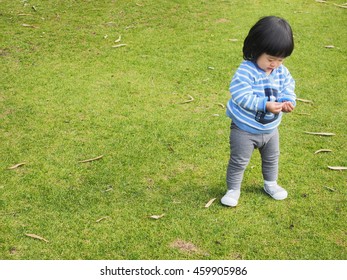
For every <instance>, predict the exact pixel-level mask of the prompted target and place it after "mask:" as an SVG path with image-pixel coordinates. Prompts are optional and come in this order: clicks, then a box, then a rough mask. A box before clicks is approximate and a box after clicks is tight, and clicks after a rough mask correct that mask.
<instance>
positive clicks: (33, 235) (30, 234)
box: [25, 233, 49, 243]
mask: <svg viewBox="0 0 347 280" xmlns="http://www.w3.org/2000/svg"><path fill="white" fill-rule="evenodd" d="M25 235H26V236H28V237H31V238H34V239H38V240H42V241H45V242H47V243H48V242H49V241H48V240H47V239H45V238H43V237H41V236H38V235H36V234H32V233H25Z"/></svg>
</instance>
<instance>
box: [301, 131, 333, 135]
mask: <svg viewBox="0 0 347 280" xmlns="http://www.w3.org/2000/svg"><path fill="white" fill-rule="evenodd" d="M304 133H306V134H311V135H319V136H334V135H335V133H331V132H309V131H304Z"/></svg>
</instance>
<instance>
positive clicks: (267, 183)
mask: <svg viewBox="0 0 347 280" xmlns="http://www.w3.org/2000/svg"><path fill="white" fill-rule="evenodd" d="M293 49H294V41H293V33H292V29H291V27H290V25H289V24H288V22H287V21H286V20H284V19H282V18H279V17H275V16H268V17H263V18H261V19H260V20H259V21H258V22H257V23H256V24H255V25H254V26H253V27H252V28H251V29H250V31H249V33H248V35H247V37H246V39H245V40H244V45H243V58H244V61H243V62H242V63H241V65H240V66H239V68H238V69H237V71H236V73H235V75H234V77H233V78H232V81H231V84H230V88H229V90H230V93H231V98H230V100H229V101H228V103H227V115H228V116H229V117H230V118H231V120H232V123H231V131H230V159H229V164H228V168H227V178H226V181H227V189H228V190H227V192H226V194H225V195H224V196H223V198H222V199H221V203H222V204H223V205H226V206H236V205H237V204H238V200H239V197H240V190H241V182H242V178H243V174H244V171H245V169H246V166H247V165H248V163H249V161H250V158H251V155H252V153H253V151H254V149H255V148H257V149H259V151H260V154H261V160H262V174H263V178H264V190H265V192H266V193H267V194H269V195H270V196H271V197H272V198H274V199H276V200H283V199H285V198H287V195H288V193H287V191H286V190H285V189H283V188H282V187H280V186H279V185H278V184H277V177H278V159H279V154H280V151H279V135H278V126H279V124H280V122H281V118H282V114H283V112H285V113H289V112H291V111H293V109H294V107H295V105H296V102H295V99H296V95H295V93H294V88H295V82H294V80H293V78H292V76H291V75H290V73H289V71H288V69H287V68H286V67H285V66H284V65H283V64H282V63H283V61H284V59H285V58H286V57H288V56H290V55H291V53H292V52H293Z"/></svg>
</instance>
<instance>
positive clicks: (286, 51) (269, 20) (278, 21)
mask: <svg viewBox="0 0 347 280" xmlns="http://www.w3.org/2000/svg"><path fill="white" fill-rule="evenodd" d="M293 50H294V39H293V32H292V29H291V27H290V25H289V23H288V22H287V21H286V20H285V19H283V18H279V17H275V16H268V17H263V18H261V19H260V20H259V21H258V22H257V23H256V24H255V25H254V26H253V27H252V28H251V29H250V31H249V33H248V35H247V37H246V39H245V41H244V43H243V58H244V59H245V60H250V61H253V62H255V61H256V60H257V59H258V57H259V56H261V55H262V54H263V53H266V54H268V55H271V56H276V57H283V58H285V57H287V56H290V55H291V54H292V52H293Z"/></svg>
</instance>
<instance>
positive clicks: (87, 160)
mask: <svg viewBox="0 0 347 280" xmlns="http://www.w3.org/2000/svg"><path fill="white" fill-rule="evenodd" d="M102 158H103V156H98V157H95V158H90V159H85V160H81V161H79V162H80V163H84V162H91V161H94V160H99V159H102Z"/></svg>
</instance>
